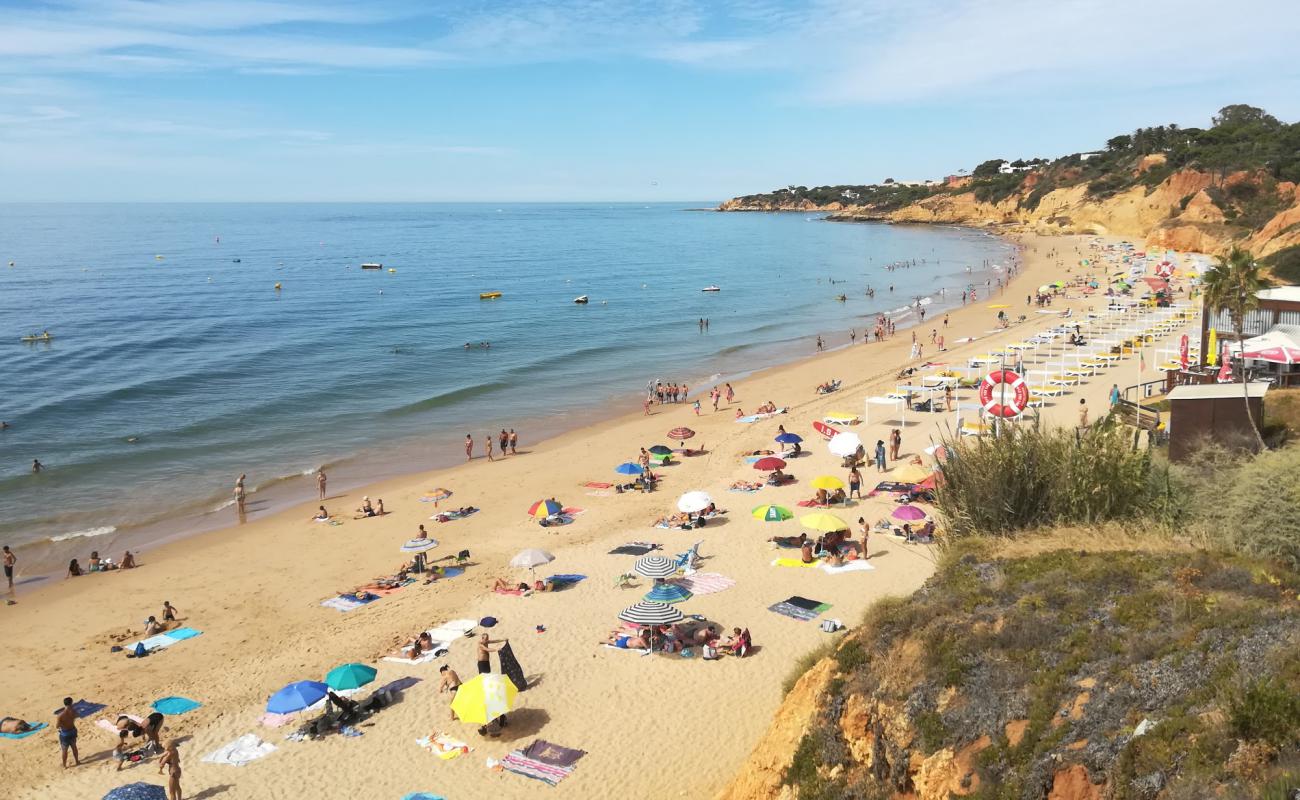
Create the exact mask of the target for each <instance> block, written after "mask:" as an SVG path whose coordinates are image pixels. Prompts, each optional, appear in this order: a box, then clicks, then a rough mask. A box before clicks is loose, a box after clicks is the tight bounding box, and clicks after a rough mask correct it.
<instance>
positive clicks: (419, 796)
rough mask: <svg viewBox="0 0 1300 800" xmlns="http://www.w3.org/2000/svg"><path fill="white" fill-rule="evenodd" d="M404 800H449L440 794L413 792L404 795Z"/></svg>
mask: <svg viewBox="0 0 1300 800" xmlns="http://www.w3.org/2000/svg"><path fill="white" fill-rule="evenodd" d="M402 800H447V798H445V797H443V796H442V795H440V794H430V793H429V792H411V793H410V794H404V795H402Z"/></svg>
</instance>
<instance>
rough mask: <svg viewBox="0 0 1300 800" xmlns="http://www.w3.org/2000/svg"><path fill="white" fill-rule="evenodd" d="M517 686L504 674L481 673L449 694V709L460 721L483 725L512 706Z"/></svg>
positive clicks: (517, 692)
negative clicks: (453, 693) (451, 694)
mask: <svg viewBox="0 0 1300 800" xmlns="http://www.w3.org/2000/svg"><path fill="white" fill-rule="evenodd" d="M518 694H519V689H518V688H516V687H515V685H514V683H513V682H512V681H511V680H510V679H509V678H507V677H506V676H505V675H499V674H497V673H495V672H488V673H481V674H479V675H475V676H474V677H473V678H470V679H469V680H467V681H465V682H464V683H462V684H461V685H460V686H459V687H457V689H456V694H455V695H453V696H452V698H451V710H452V711H454V712H455V713H456V718H457V719H459V720H460V721H461V722H468V723H471V724H475V725H486V724H488V723H489V722H491V721H492V720H494V719H496V718H497V717H499V716H501V715H502V714H505V713H506V712H507V711H509V710H510V709H512V708H514V705H515V697H516V696H517V695H518Z"/></svg>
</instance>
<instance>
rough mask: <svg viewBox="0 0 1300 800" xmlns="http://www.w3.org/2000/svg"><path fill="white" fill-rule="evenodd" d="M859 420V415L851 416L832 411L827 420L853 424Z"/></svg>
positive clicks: (845, 412) (844, 412)
mask: <svg viewBox="0 0 1300 800" xmlns="http://www.w3.org/2000/svg"><path fill="white" fill-rule="evenodd" d="M857 418H858V415H857V414H850V413H848V412H847V411H832V412H830V413H829V414H827V415H826V417H825V419H829V420H832V421H834V422H853V421H854V420H856V419H857Z"/></svg>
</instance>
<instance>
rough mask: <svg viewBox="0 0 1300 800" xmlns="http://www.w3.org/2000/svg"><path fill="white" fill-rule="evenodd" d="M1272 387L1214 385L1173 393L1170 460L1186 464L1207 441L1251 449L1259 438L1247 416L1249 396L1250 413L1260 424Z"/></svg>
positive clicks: (1182, 388)
mask: <svg viewBox="0 0 1300 800" xmlns="http://www.w3.org/2000/svg"><path fill="white" fill-rule="evenodd" d="M1267 391H1268V384H1267V383H1264V382H1256V383H1250V384H1247V386H1246V389H1245V390H1244V391H1243V390H1242V386H1241V384H1240V383H1211V384H1203V385H1200V386H1178V387H1176V388H1175V389H1174V390H1173V391H1171V392H1170V393H1169V459H1170V460H1171V461H1183V460H1185V459H1187V458H1188V457H1189V456H1190V455H1191V453H1192V452H1193V451H1194V450H1195V449H1196V448H1197V447H1198V446H1199V445H1200V443H1201V442H1202V441H1204V440H1208V441H1212V442H1217V443H1219V444H1222V445H1224V446H1226V447H1230V448H1241V447H1243V446H1245V447H1249V446H1251V445H1252V444H1253V442H1254V439H1255V435H1254V433H1252V432H1251V429H1250V420H1249V419H1248V418H1247V416H1246V402H1247V400H1246V397H1247V394H1249V397H1250V400H1249V402H1250V413H1251V416H1253V417H1254V418H1255V421H1256V423H1257V424H1258V423H1259V421H1260V420H1262V419H1263V417H1264V393H1265V392H1267Z"/></svg>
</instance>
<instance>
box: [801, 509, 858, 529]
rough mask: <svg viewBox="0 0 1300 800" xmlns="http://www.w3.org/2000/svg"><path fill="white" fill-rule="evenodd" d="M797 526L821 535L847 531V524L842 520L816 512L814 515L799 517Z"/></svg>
mask: <svg viewBox="0 0 1300 800" xmlns="http://www.w3.org/2000/svg"><path fill="white" fill-rule="evenodd" d="M799 524H800V525H802V526H804V527H805V528H811V529H812V530H815V531H821V532H822V533H831V532H832V531H847V530H848V529H849V523H847V522H845V521H844V520H842V519H840V518H839V517H837V516H835V515H834V514H827V513H824V512H818V513H815V514H809V515H807V516H804V517H800V518H799Z"/></svg>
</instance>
